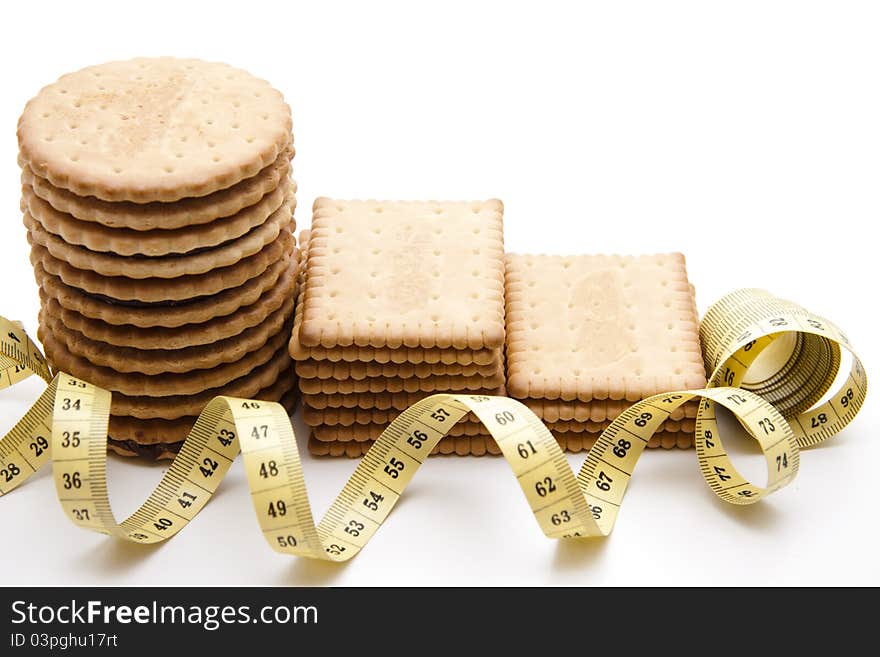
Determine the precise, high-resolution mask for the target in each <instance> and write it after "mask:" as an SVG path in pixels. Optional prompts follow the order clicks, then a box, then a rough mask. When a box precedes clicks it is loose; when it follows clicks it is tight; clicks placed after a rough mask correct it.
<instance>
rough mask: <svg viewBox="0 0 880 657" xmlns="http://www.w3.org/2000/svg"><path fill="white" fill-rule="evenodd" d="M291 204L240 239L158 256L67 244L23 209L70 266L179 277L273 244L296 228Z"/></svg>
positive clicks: (38, 236) (37, 238) (34, 233)
mask: <svg viewBox="0 0 880 657" xmlns="http://www.w3.org/2000/svg"><path fill="white" fill-rule="evenodd" d="M292 222H293V215H292V213H291V208H290V204H289V203H287V202H285V203H282V205H281V207H280V208H278V209H277V210H276V211H275V212H273V213H272V214H271V215H269V217H267V218H266V220H265V221H264V222H263V223H262V224H260V225H259V226H257V227H256V228H253V229H252V230H250V231H249V232H247V233H245V234H244V235H242V236H241V237H238V238H237V239H233V240H230V241H228V242H226V243H225V244H223V245H222V246H218V247H215V248H213V249H205V250H202V251H198V252H197V253H193V254H183V255H166V256H156V257H145V256H126V255H115V254H111V253H100V252H96V251H90V250H89V249H86V248H83V247H81V246H75V245H71V244H68V243H67V242H66V241H64V240H63V239H62V238H60V237H58V236H57V235H54V234H53V233H50V232H49V231H47V230H46V229H45V228H43V226H42V224H41V223H40V222H39V221H37V220H36V219H35V218H34V217H33V216H32V215H31V213H30V212H27V211H26V212H25V213H24V225H25V226H26V227H27V229H28V231H29V232H30V236H31V239H32V240H33V243H35V244H39V245H40V246H42V247H44V248H45V249H46V250H47V251H48V252H49V254H50V255H51V256H52V257H53V258H55V259H57V260H60V261H62V262H65V263H67V264H68V265H70V266H71V267H74V268H76V269H81V270H84V271H89V272H94V273H96V274H99V275H101V276H107V277H117V276H122V277H124V278H131V279H135V280H143V279H148V278H178V277H180V276H198V275H201V274H207V273H208V272H211V271H214V270H216V269H221V268H223V267H231V266H232V265H234V264H236V263H237V262H239V261H241V260H244V259H245V258H248V257H250V256H253V255H255V254H257V253H259V252H260V251H262V250H263V248H265V247H266V246H268V245H269V244H271V243H272V242H273V241H275V239H276V238H277V237H278V236H279V235H280V234H281V231H282V230H283V229H285V228H288V227H289V229H290V230H295V225H291V224H292Z"/></svg>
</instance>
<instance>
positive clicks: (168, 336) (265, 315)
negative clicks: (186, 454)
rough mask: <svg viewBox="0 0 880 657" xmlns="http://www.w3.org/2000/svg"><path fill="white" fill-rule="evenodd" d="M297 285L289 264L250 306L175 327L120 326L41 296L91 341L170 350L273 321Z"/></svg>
mask: <svg viewBox="0 0 880 657" xmlns="http://www.w3.org/2000/svg"><path fill="white" fill-rule="evenodd" d="M295 288H296V268H295V267H288V268H287V269H286V270H285V271H284V273H283V274H282V275H281V277H280V278H279V279H278V282H277V283H276V284H275V285H272V286H271V287H270V288H269V289H268V290H267V291H266V293H265V294H263V295H262V296H261V297H260V298H259V299H257V300H256V301H255V302H254V303H252V304H250V305H249V306H244V307H243V308H239V309H238V310H236V311H235V312H233V313H232V314H230V315H224V316H221V317H215V318H214V319H211V320H208V321H207V322H202V323H201V324H184V325H183V326H180V327H176V328H165V327H161V326H154V327H150V328H139V327H137V326H134V325H131V324H126V325H122V326H117V325H114V324H108V323H107V322H103V321H101V320H99V319H91V318H89V317H86V316H85V315H81V314H80V313H78V312H76V311H73V310H68V309H67V308H64V307H62V306H61V304H60V303H58V301H57V300H56V299H54V298H52V297H50V296H48V295H47V294H46V293H45V292H44V291H43V290H40V298H41V300H42V302H43V306H44V307H45V310H46V314H47V315H48V316H49V317H55V318H58V320H59V322H60V323H61V324H62V325H63V326H64V327H66V328H67V329H68V330H70V331H76V332H77V333H80V334H82V335H83V337H85V338H86V339H88V340H92V341H95V342H100V343H102V344H104V345H109V346H114V347H117V348H120V349H125V348H131V349H135V350H138V351H141V350H154V349H155V350H167V349H186V348H194V347H199V346H204V345H210V344H211V343H215V342H219V341H221V340H227V339H230V338H233V337H235V336H237V335H240V334H241V333H243V332H244V331H246V330H248V329H251V328H254V327H256V326H258V325H259V324H261V323H263V322H268V321H271V320H270V319H269V318H270V316H272V315H274V314H275V313H277V311H278V310H279V308H281V307H282V306H283V305H285V304H288V303H290V304H292V302H293V299H294V297H295ZM83 355H85V354H83ZM93 362H96V361H93Z"/></svg>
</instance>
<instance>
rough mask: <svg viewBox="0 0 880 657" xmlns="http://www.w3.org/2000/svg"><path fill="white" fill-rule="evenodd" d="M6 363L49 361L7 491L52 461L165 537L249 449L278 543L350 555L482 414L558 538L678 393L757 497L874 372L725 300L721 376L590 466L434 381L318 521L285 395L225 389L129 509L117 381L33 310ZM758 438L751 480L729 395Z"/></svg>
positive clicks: (79, 489)
mask: <svg viewBox="0 0 880 657" xmlns="http://www.w3.org/2000/svg"><path fill="white" fill-rule="evenodd" d="M0 333H2V335H0V345H2V355H0V376H2V386H3V387H5V386H10V385H13V384H15V383H16V382H18V381H20V380H22V379H23V378H26V377H27V376H29V375H30V374H37V375H38V376H40V377H41V378H42V379H44V380H45V381H46V382H47V383H48V384H49V386H48V388H47V389H46V390H45V391H44V392H43V393H42V394H41V395H40V397H39V398H38V399H37V401H36V403H35V404H34V405H33V406H32V407H31V409H30V410H29V411H28V412H27V413H26V414H25V416H24V417H23V418H22V419H21V420H19V422H18V423H17V424H16V425H15V426H14V427H13V429H12V430H11V431H10V432H9V433H8V434H7V435H6V436H5V437H4V438H3V439H2V441H0V494H3V493H8V492H9V491H10V490H12V489H13V488H15V487H16V486H18V485H20V484H21V483H23V482H24V481H25V480H26V479H27V478H28V477H29V476H30V475H32V474H33V473H34V472H36V471H37V470H38V469H39V468H40V467H42V466H43V465H44V464H45V463H46V462H47V461H49V460H51V461H52V469H53V475H54V480H55V486H56V489H57V492H58V497H59V500H60V501H61V506H62V507H63V509H64V512H65V513H66V514H67V516H68V517H69V518H70V519H71V520H72V521H73V522H74V523H75V524H77V525H79V526H81V527H84V528H86V529H91V530H93V531H97V532H101V533H104V534H110V535H113V536H117V537H119V538H121V539H124V540H129V541H134V542H137V543H158V542H160V541H164V540H166V539H168V538H170V537H171V536H173V535H174V534H176V533H177V532H178V531H180V530H181V529H183V527H185V526H186V525H187V523H189V521H190V520H192V519H193V518H194V517H195V515H196V514H197V513H198V512H199V511H200V510H201V509H202V508H203V507H204V506H205V504H206V503H207V502H208V500H209V499H210V498H211V496H212V495H213V493H214V491H216V489H217V487H218V486H219V484H220V481H221V480H222V479H223V477H224V475H225V474H226V472H227V471H228V470H229V468H230V466H231V465H232V462H233V461H234V460H235V458H236V456H237V455H238V453H239V451H241V452H242V454H243V460H244V465H245V472H246V474H247V480H248V486H249V488H250V494H251V500H252V502H253V505H254V511H255V513H256V515H257V520H258V522H259V525H260V528H261V530H262V532H263V535H264V537H265V538H266V541H267V542H268V543H269V545H270V546H271V547H272V548H273V549H274V550H276V551H277V552H283V553H287V554H296V555H300V556H306V557H312V558H316V559H325V560H330V561H346V560H348V559H350V558H351V557H353V556H354V555H355V554H357V553H358V552H359V551H360V549H361V548H362V547H363V546H364V545H366V543H367V542H368V541H369V540H370V538H371V537H372V535H373V534H374V533H375V532H376V531H377V530H378V529H379V527H380V526H381V524H382V523H383V522H384V520H385V518H386V517H387V516H388V514H389V513H390V512H391V509H392V508H393V507H394V505H395V503H396V502H397V500H398V499H399V498H400V496H401V495H402V493H403V490H404V489H405V488H406V486H407V484H409V482H410V480H411V479H412V478H413V476H414V475H415V473H416V471H417V470H418V468H419V466H421V464H422V463H423V462H424V460H425V459H426V458H427V456H428V454H430V452H431V450H432V449H433V448H434V446H435V445H436V444H437V443H438V442H439V441H440V439H441V438H443V437H444V436H445V435H446V433H447V432H448V431H449V429H450V428H451V427H452V426H453V425H454V424H455V423H456V422H458V421H459V420H461V419H462V418H463V417H465V416H466V415H467V414H468V413H469V412H473V413H474V414H475V415H476V416H477V417H478V418H479V419H480V421H481V422H482V423H483V424H484V425H485V426H486V427H487V428H488V429H489V431H490V432H491V434H492V436H493V437H494V439H495V440H496V441H497V443H498V445H499V447H500V448H501V451H502V453H503V455H504V457H505V458H506V459H507V462H508V463H509V464H510V467H511V469H512V470H513V473H514V475H515V476H516V478H517V480H518V481H519V484H520V486H521V488H522V490H523V493H524V495H525V497H526V500H527V502H528V504H529V506H530V507H531V509H532V512H533V513H534V515H535V519H536V520H537V521H538V525H539V527H540V528H541V530H542V531H543V532H544V534H546V535H547V536H548V537H551V538H582V537H591V536H607V535H608V534H609V533H610V532H611V530H612V528H613V526H614V522H615V520H616V518H617V513H618V510H619V508H620V504H621V502H622V501H623V496H624V492H625V491H626V487H627V485H628V483H629V480H630V478H631V477H632V475H633V472H634V469H635V466H636V462H637V461H638V459H639V457H640V456H641V454H642V452H643V451H644V449H645V447H646V445H647V443H648V440H649V439H650V438H651V436H652V435H653V434H654V432H655V431H656V430H657V428H658V427H659V426H660V425H661V424H662V423H663V421H664V420H666V419H667V418H668V417H669V416H670V414H671V413H672V412H673V411H675V410H676V409H677V408H679V407H680V406H681V405H683V404H686V403H688V402H693V401H695V400H696V401H698V402H699V409H698V411H697V418H696V452H697V459H698V462H699V466H700V470H701V472H702V473H703V476H704V477H705V479H706V482H707V483H708V484H709V486H710V487H711V489H712V490H713V491H714V492H715V494H716V495H718V497H720V498H721V499H723V500H725V501H727V502H730V503H732V504H753V503H755V502H756V501H758V500H759V499H761V498H762V497H764V496H766V495H768V494H769V493H771V492H773V491H774V490H777V489H779V488H781V487H782V486H785V485H786V484H787V483H789V482H790V481H791V480H792V479H793V478H794V476H795V474H796V473H797V470H798V466H799V464H800V449H801V448H803V447H809V446H812V445H816V444H818V443H820V442H822V441H824V440H826V439H828V438H830V437H831V436H833V435H834V434H835V433H837V432H839V431H840V430H841V429H843V427H845V426H846V425H847V424H848V423H849V422H850V421H852V419H853V418H854V417H855V415H856V414H857V413H858V410H859V408H860V407H861V405H862V403H863V402H864V399H865V394H866V391H867V377H866V374H865V370H864V367H863V366H862V363H861V361H859V359H858V357H857V356H856V355H855V353H854V352H852V348H851V345H850V342H849V339H848V338H847V337H846V336H845V335H844V334H843V333H842V332H841V331H840V330H839V329H838V328H837V327H836V326H834V324H832V323H831V322H829V321H827V320H825V319H823V318H821V317H817V316H815V315H813V314H811V313H809V312H808V311H806V310H804V309H803V308H801V307H800V306H797V305H796V304H793V303H790V302H787V301H783V300H781V299H778V298H776V297H773V296H772V295H770V294H769V293H767V292H764V291H761V290H739V291H737V292H733V293H731V294H729V295H727V296H726V297H724V298H723V299H721V300H720V301H719V302H717V303H716V304H715V305H714V306H712V308H711V309H710V310H709V312H708V313H707V315H706V317H705V318H704V320H703V322H702V324H701V327H700V337H701V340H702V344H703V350H704V358H705V361H706V368H707V371H708V372H710V373H711V374H710V378H709V381H710V384H709V387H708V388H707V389H705V390H687V391H675V392H669V393H664V394H660V395H655V396H653V397H650V398H648V399H645V400H644V401H641V402H638V403H636V404H634V405H633V406H631V407H630V408H629V409H627V410H626V411H625V412H624V413H623V414H622V415H620V417H618V418H617V419H616V420H614V422H612V423H611V425H610V426H609V427H608V428H607V429H606V430H605V431H604V432H603V433H602V434H601V435H600V436H599V437H598V438H597V440H596V443H595V444H594V446H593V448H592V449H591V450H590V452H589V454H588V455H587V458H586V461H585V463H584V465H583V467H582V468H581V470H580V472H579V474H578V475H577V476H575V474H574V473H573V472H572V471H571V469H570V468H569V466H568V462H567V460H566V458H565V455H564V454H563V452H562V450H561V449H560V447H559V445H558V443H557V442H556V440H555V439H554V437H553V436H552V434H551V433H550V432H549V431H548V429H547V428H546V427H545V426H544V425H543V423H542V422H541V421H540V420H539V419H538V418H537V416H535V415H534V414H533V413H532V412H531V411H530V410H529V409H528V408H526V407H525V406H524V405H522V404H520V403H519V402H517V401H515V400H513V399H509V398H506V397H492V396H479V395H465V394H438V395H432V396H431V397H428V398H426V399H424V400H422V401H420V402H418V403H416V404H414V405H413V406H411V407H410V408H409V409H407V410H406V411H405V412H404V413H402V414H401V415H400V416H399V417H398V418H397V419H396V420H394V422H392V423H391V425H390V426H389V427H388V429H386V430H385V431H384V432H383V433H382V435H381V436H380V437H379V438H378V440H377V441H376V443H375V444H374V445H373V447H372V448H371V449H370V450H369V451H368V452H367V454H366V455H365V456H364V457H363V459H362V460H361V462H360V463H359V464H358V466H357V468H356V470H355V472H354V474H353V475H352V476H351V478H350V479H349V481H348V483H347V484H346V485H345V487H344V488H343V489H342V492H341V493H340V494H339V496H338V497H337V498H336V501H335V502H334V503H333V505H332V506H331V507H330V509H329V511H328V512H327V514H326V515H325V516H324V518H323V519H322V520H321V522H320V523H318V524H317V525H316V524H315V522H314V518H313V517H312V511H311V506H310V505H309V501H308V495H307V492H306V487H305V481H304V479H303V473H302V464H301V462H300V458H299V453H298V450H297V446H296V440H295V438H294V435H293V428H292V426H291V424H290V420H289V418H288V416H287V412H286V411H285V410H284V408H283V407H282V406H281V405H279V404H276V403H272V402H263V401H256V400H247V399H237V398H232V397H216V398H215V399H213V400H212V401H211V402H210V403H209V404H208V405H207V406H206V407H205V409H204V410H203V411H202V413H201V414H200V415H199V418H198V420H197V421H196V424H195V426H194V427H193V429H192V431H191V432H190V435H189V436H188V437H187V439H186V441H185V442H184V444H183V446H182V448H181V450H180V453H179V454H178V456H177V457H176V458H175V460H174V461H173V462H172V464H171V466H170V467H169V468H168V470H167V471H166V472H165V475H164V476H163V478H162V481H161V482H160V483H159V485H158V486H157V487H156V489H155V490H154V491H153V492H152V494H151V495H150V496H149V497H148V498H147V500H146V502H144V504H143V505H142V506H141V507H140V508H139V509H138V510H137V511H136V512H135V513H134V514H132V515H131V516H130V517H129V518H127V519H126V520H124V521H122V522H121V523H120V522H117V521H116V519H115V518H114V516H113V512H112V510H111V508H110V501H109V499H108V496H107V481H106V459H107V425H108V419H109V416H110V393H109V392H107V391H106V390H103V389H101V388H98V387H97V386H93V385H91V384H90V383H88V382H85V381H81V380H79V379H77V378H76V377H73V376H70V375H68V374H65V373H64V372H58V373H57V374H55V375H54V376H53V372H52V371H51V369H50V368H49V366H48V365H47V364H46V362H45V360H44V358H43V356H42V354H41V353H40V351H39V349H37V347H36V346H35V345H34V344H33V342H31V340H30V339H29V338H28V336H27V335H26V334H25V332H24V330H23V329H22V327H21V325H20V324H17V323H13V322H10V321H8V320H5V319H2V318H0ZM841 348H843V349H846V350H847V351H849V352H850V353H852V367H851V370H850V372H849V375H848V376H847V377H846V379H845V381H844V383H843V385H842V386H841V387H840V389H839V390H837V391H836V392H835V393H834V394H832V395H831V396H830V397H829V398H828V400H827V401H826V402H824V403H822V404H820V405H818V406H816V404H817V402H819V401H820V400H821V399H822V398H823V397H824V396H826V393H827V391H828V390H829V389H830V387H831V386H832V385H833V383H834V381H835V378H836V377H837V374H838V370H839V369H840V364H841ZM719 404H720V405H721V406H723V407H725V408H727V409H728V410H729V411H730V412H731V413H732V414H733V415H734V417H736V418H737V419H738V420H739V422H740V424H742V426H743V427H745V429H746V430H747V431H748V432H749V433H750V434H751V435H752V436H753V437H754V438H755V440H756V441H757V443H758V445H759V446H760V448H761V450H762V452H763V453H764V456H765V458H766V461H767V469H768V482H767V485H766V487H759V486H755V485H754V484H753V483H751V482H749V481H748V480H746V479H745V478H744V477H743V476H742V475H741V474H740V473H739V472H737V470H736V468H735V467H734V466H733V463H731V461H730V459H729V457H728V455H727V453H726V452H725V450H724V447H723V444H722V441H721V436H720V432H719V428H718V420H717V416H716V408H717V406H716V405H719Z"/></svg>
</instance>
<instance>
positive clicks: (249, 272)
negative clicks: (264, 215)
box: [28, 228, 293, 303]
mask: <svg viewBox="0 0 880 657" xmlns="http://www.w3.org/2000/svg"><path fill="white" fill-rule="evenodd" d="M28 241H29V242H31V264H33V265H34V267H36V265H37V264H39V265H41V266H42V268H43V269H44V270H45V271H46V272H48V273H49V274H52V275H54V276H58V277H59V278H61V280H62V281H63V282H64V283H65V284H66V285H68V286H70V287H73V288H77V289H79V290H82V291H84V292H86V293H88V294H92V295H100V296H102V297H107V298H110V299H113V300H116V301H139V302H143V303H159V302H167V301H185V300H188V299H195V298H197V297H202V296H207V295H213V294H217V293H218V292H222V291H223V290H228V289H230V288H236V287H239V286H241V285H243V284H244V283H246V282H247V281H248V280H250V279H252V278H255V277H257V276H259V275H260V274H262V273H263V272H264V271H266V269H268V268H269V267H270V266H271V265H272V263H275V262H278V261H279V260H281V259H282V257H283V256H284V255H287V254H288V253H290V251H291V250H292V249H293V235H292V234H291V233H290V231H289V230H287V229H286V228H285V229H284V230H282V231H281V234H280V235H279V236H278V237H277V238H276V239H275V241H273V242H272V243H271V244H269V245H268V246H267V247H265V248H264V249H262V250H261V251H259V252H258V253H255V254H254V255H252V256H249V257H247V258H243V259H242V260H240V261H239V262H237V263H235V264H233V265H229V266H227V267H222V268H220V269H214V270H212V271H210V272H208V273H205V274H197V275H192V276H179V277H177V278H172V279H164V278H144V279H133V278H127V277H124V276H114V277H104V276H101V275H100V274H96V273H94V272H91V271H87V270H84V269H77V268H75V267H71V266H70V265H69V264H67V263H66V262H63V261H61V260H58V259H57V258H55V257H53V256H52V255H51V254H50V253H49V251H48V250H47V249H46V248H45V247H42V246H40V245H39V244H35V243H34V242H33V240H32V239H31V238H30V236H28Z"/></svg>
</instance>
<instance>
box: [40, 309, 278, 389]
mask: <svg viewBox="0 0 880 657" xmlns="http://www.w3.org/2000/svg"><path fill="white" fill-rule="evenodd" d="M288 324H289V323H288ZM285 329H286V330H285ZM285 329H282V330H281V331H279V332H278V333H276V334H275V335H274V336H272V337H271V338H270V339H269V340H267V341H266V342H265V343H264V344H263V345H262V346H261V347H259V348H258V349H255V350H254V351H251V352H248V353H246V354H245V355H244V356H242V357H241V358H239V359H238V360H236V361H232V362H224V363H223V364H222V365H218V366H216V367H213V368H211V369H203V370H191V371H186V372H181V373H177V374H169V373H164V374H158V375H149V374H138V373H121V372H118V371H116V369H115V367H103V366H98V365H94V364H93V363H90V362H89V361H88V360H86V359H85V358H82V357H80V356H76V355H74V354H72V353H71V352H70V350H69V349H68V348H67V347H66V346H65V344H64V343H63V342H62V341H61V340H60V339H59V338H58V337H57V336H56V335H55V334H53V333H52V331H51V330H47V329H46V326H45V324H43V323H42V322H40V324H39V330H38V332H37V337H38V338H39V339H40V342H42V343H43V348H44V351H45V354H46V358H47V359H48V360H49V362H50V363H51V364H52V366H53V367H54V368H55V369H56V370H60V371H64V372H69V373H70V374H73V375H74V376H77V377H79V378H81V379H83V380H85V381H91V382H92V383H94V384H95V385H98V386H101V387H102V388H105V389H107V390H109V391H111V392H114V393H117V392H118V393H121V394H124V395H127V396H130V397H141V396H146V397H153V398H162V397H171V396H178V395H198V394H199V393H201V392H202V391H204V390H206V389H212V388H220V387H222V386H224V385H226V384H227V383H229V382H230V381H235V380H236V379H240V378H242V377H246V376H247V375H248V374H249V373H250V372H252V371H253V370H255V369H256V368H258V367H260V366H262V365H264V364H265V363H267V362H268V361H269V360H271V359H272V357H273V356H274V355H275V353H276V352H277V351H278V350H279V349H280V348H281V347H282V346H283V345H284V344H285V341H286V337H287V334H288V333H289V332H290V326H289V325H288V326H286V327H285ZM233 348H234V347H233ZM107 355H108V357H109V358H114V356H113V352H112V350H108V352H107ZM114 360H115V359H114ZM114 366H115V362H114Z"/></svg>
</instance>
